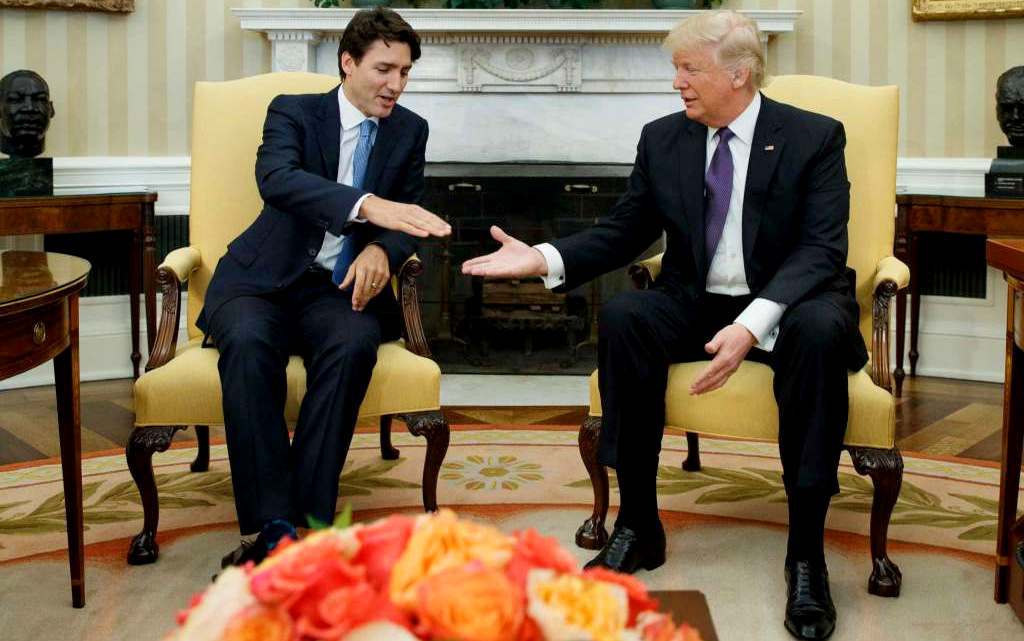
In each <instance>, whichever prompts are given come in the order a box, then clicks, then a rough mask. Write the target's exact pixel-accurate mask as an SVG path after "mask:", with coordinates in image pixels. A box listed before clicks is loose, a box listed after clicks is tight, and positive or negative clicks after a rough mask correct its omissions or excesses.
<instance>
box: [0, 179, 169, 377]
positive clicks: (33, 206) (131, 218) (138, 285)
mask: <svg viewBox="0 0 1024 641" xmlns="http://www.w3.org/2000/svg"><path fill="white" fill-rule="evenodd" d="M156 198H157V194H156V192H152V191H142V192H132V193H111V194H81V195H62V196H34V197H30V198H0V236H6V235H12V236H14V235H21V234H69V233H77V232H87V231H114V230H130V231H131V232H132V241H131V242H132V248H131V254H130V259H129V271H128V301H129V304H128V309H129V314H130V318H131V324H132V354H131V359H132V371H133V373H134V376H135V378H138V377H139V363H140V362H141V361H142V354H141V353H140V351H139V294H140V293H143V292H144V293H145V302H146V338H147V343H148V347H149V349H153V341H154V340H155V339H156V335H155V332H156V223H155V218H154V212H153V203H155V202H156Z"/></svg>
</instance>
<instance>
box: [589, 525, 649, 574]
mask: <svg viewBox="0 0 1024 641" xmlns="http://www.w3.org/2000/svg"><path fill="white" fill-rule="evenodd" d="M663 563H665V530H663V529H661V528H660V527H659V528H657V529H654V530H652V531H650V532H645V533H644V534H643V535H640V534H638V533H637V532H635V531H633V530H631V529H629V528H628V527H624V526H621V525H616V526H615V529H614V530H612V535H611V538H609V539H608V543H607V544H605V546H604V549H602V550H601V551H600V552H599V553H598V554H597V556H595V557H594V558H593V559H591V560H590V562H588V563H587V564H586V565H585V566H584V567H585V568H596V567H604V568H608V569H609V570H615V571H616V572H624V573H626V574H633V573H634V572H636V571H637V570H639V569H640V568H643V569H645V570H653V569H654V568H656V567H658V566H660V565H662V564H663Z"/></svg>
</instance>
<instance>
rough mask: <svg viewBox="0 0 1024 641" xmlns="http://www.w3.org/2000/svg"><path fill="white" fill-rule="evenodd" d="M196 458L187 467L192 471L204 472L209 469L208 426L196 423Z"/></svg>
mask: <svg viewBox="0 0 1024 641" xmlns="http://www.w3.org/2000/svg"><path fill="white" fill-rule="evenodd" d="M195 430H196V444H197V448H198V449H197V450H196V459H195V460H194V461H192V465H189V466H188V469H190V470H192V471H193V472H205V471H206V470H208V469H210V426H209V425H196V426H195Z"/></svg>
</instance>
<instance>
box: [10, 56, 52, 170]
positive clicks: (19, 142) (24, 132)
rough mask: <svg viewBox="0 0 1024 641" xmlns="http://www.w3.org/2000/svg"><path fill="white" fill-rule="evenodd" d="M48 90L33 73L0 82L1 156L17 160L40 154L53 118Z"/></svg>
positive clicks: (17, 73)
mask: <svg viewBox="0 0 1024 641" xmlns="http://www.w3.org/2000/svg"><path fill="white" fill-rule="evenodd" d="M54 113H55V112H54V109H53V102H52V101H51V100H50V87H49V85H47V84H46V81H45V80H43V77H42V76H40V75H39V74H37V73H36V72H34V71H29V70H27V69H19V70H18V71H12V72H11V73H9V74H7V75H6V76H4V77H3V79H0V152H3V153H5V154H7V155H8V156H12V157H17V158H34V157H35V156H38V155H39V154H41V153H43V145H44V143H45V140H44V138H45V136H46V130H47V128H48V127H49V126H50V118H53V115H54Z"/></svg>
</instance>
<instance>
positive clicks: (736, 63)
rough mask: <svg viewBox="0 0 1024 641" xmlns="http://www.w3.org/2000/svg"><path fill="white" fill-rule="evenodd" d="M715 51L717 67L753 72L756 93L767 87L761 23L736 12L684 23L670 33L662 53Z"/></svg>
mask: <svg viewBox="0 0 1024 641" xmlns="http://www.w3.org/2000/svg"><path fill="white" fill-rule="evenodd" d="M709 45H710V46H712V47H714V57H715V64H717V65H718V66H719V67H721V68H723V69H725V70H727V71H736V70H738V69H741V68H746V69H749V70H750V84H751V85H752V86H753V88H754V89H755V90H757V89H760V88H761V87H762V85H763V84H764V80H765V71H764V48H763V47H762V46H761V31H760V30H759V29H758V28H757V23H756V22H754V21H753V20H751V19H750V18H748V17H746V16H744V15H742V14H739V13H736V12H735V11H728V10H719V11H701V12H700V13H698V14H697V15H696V16H693V17H692V18H687V19H686V20H683V21H682V22H680V23H679V24H677V25H676V26H674V27H672V31H669V32H668V35H667V36H666V37H665V42H663V43H662V45H661V47H662V49H665V50H667V51H671V52H676V51H689V50H693V49H698V48H701V47H705V46H709Z"/></svg>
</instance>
